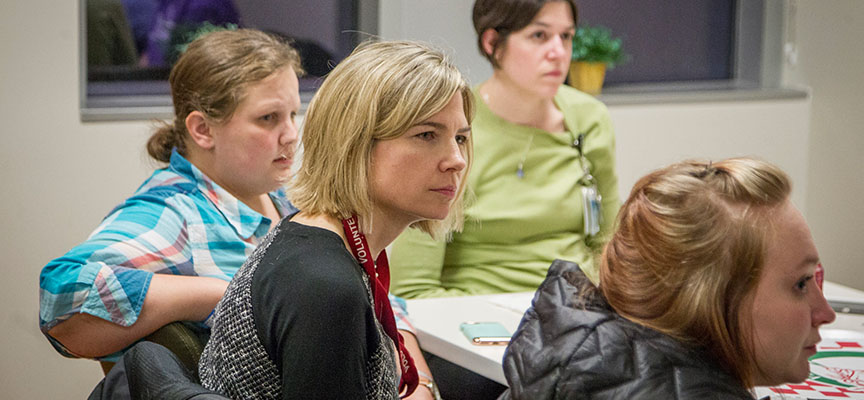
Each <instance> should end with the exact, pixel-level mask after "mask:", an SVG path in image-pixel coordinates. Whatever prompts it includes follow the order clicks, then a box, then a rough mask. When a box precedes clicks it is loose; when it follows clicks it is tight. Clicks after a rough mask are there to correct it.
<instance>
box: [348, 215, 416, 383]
mask: <svg viewBox="0 0 864 400" xmlns="http://www.w3.org/2000/svg"><path fill="white" fill-rule="evenodd" d="M342 227H343V228H344V229H345V237H346V238H347V239H348V246H349V247H350V248H351V253H352V254H353V255H354V258H356V259H357V261H358V262H359V263H360V265H362V266H363V270H364V271H366V275H367V276H368V277H369V285H370V286H371V287H372V298H373V299H374V302H375V316H376V317H377V318H378V322H380V323H381V325H382V326H383V327H384V332H386V333H387V336H390V339H391V340H393V343H394V344H396V348H397V350H399V361H400V362H399V366H400V367H401V368H402V379H401V380H400V381H399V392H400V393H402V391H403V389H404V390H405V396H408V395H410V394H411V393H413V392H414V389H415V388H417V384H418V382H419V377H418V376H417V368H415V367H414V360H413V359H411V355H410V354H408V351H407V350H406V349H405V343H404V342H403V340H402V334H400V333H399V332H398V331H397V330H396V319H395V318H394V317H393V309H392V308H391V305H390V299H389V298H388V297H387V293H388V292H389V291H390V264H389V263H388V262H387V253H386V252H385V251H381V255H380V256H378V259H377V260H375V262H372V254H371V253H370V251H371V250H370V249H369V243H367V242H366V236H365V235H363V234H362V233H360V227H359V226H358V225H357V217H356V216H352V217H351V218H348V219H343V220H342Z"/></svg>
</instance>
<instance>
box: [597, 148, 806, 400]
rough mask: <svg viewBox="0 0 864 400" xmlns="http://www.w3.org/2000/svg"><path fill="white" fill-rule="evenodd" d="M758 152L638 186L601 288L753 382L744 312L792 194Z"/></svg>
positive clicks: (626, 310) (657, 175) (650, 178)
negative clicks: (776, 219) (777, 216)
mask: <svg viewBox="0 0 864 400" xmlns="http://www.w3.org/2000/svg"><path fill="white" fill-rule="evenodd" d="M790 189H791V188H790V183H789V178H788V177H787V176H786V174H785V173H784V172H783V171H782V170H780V169H779V168H778V167H776V166H774V165H772V164H770V163H767V162H764V161H760V160H756V159H752V158H733V159H728V160H724V161H720V162H717V163H711V162H699V161H686V162H682V163H679V164H674V165H671V166H669V167H666V168H663V169H660V170H658V171H654V172H652V173H651V174H649V175H647V176H645V177H643V178H642V179H640V180H639V182H637V183H636V185H635V186H634V187H633V190H632V192H631V193H630V197H629V198H628V199H627V201H626V202H625V203H624V205H623V206H622V208H621V210H620V212H619V214H618V219H617V224H618V225H617V229H616V231H615V233H614V234H613V236H612V238H611V239H610V241H609V243H608V244H607V245H606V247H605V249H604V251H603V254H602V256H601V262H600V291H601V292H602V293H603V295H604V296H605V297H606V299H607V300H608V301H609V304H610V305H611V306H612V308H614V309H615V311H617V312H618V313H619V314H621V315H622V316H624V317H625V318H627V319H629V320H632V321H634V322H636V323H639V324H641V325H644V326H647V327H650V328H652V329H655V330H658V331H660V332H663V333H665V334H667V335H670V336H672V337H674V338H676V339H678V340H681V341H683V342H686V343H689V344H693V345H697V346H703V347H704V348H706V349H707V350H708V351H709V352H710V353H711V354H712V356H714V357H716V358H717V359H718V360H719V361H720V364H721V365H722V366H723V367H724V368H725V369H726V370H727V371H728V372H729V373H730V374H732V375H733V376H735V377H736V378H737V379H738V380H739V381H740V382H741V384H742V385H743V386H744V387H752V386H753V376H754V372H755V371H756V369H755V368H756V367H754V366H755V365H756V363H755V355H754V349H753V346H752V342H751V340H750V336H751V331H750V327H749V326H742V324H741V322H740V320H739V315H740V314H741V313H742V312H744V310H743V308H744V307H745V305H746V304H749V302H748V300H749V299H750V298H752V294H753V291H754V289H755V288H756V285H757V283H758V279H759V274H760V271H761V270H762V266H763V263H764V254H765V249H766V241H767V239H766V238H767V236H768V235H769V234H770V233H771V230H772V224H771V219H772V214H773V212H774V211H775V210H776V209H777V208H778V206H779V205H781V204H782V203H784V202H785V201H786V200H787V198H788V197H789V193H790Z"/></svg>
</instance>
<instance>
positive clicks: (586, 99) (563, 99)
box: [555, 85, 609, 120]
mask: <svg viewBox="0 0 864 400" xmlns="http://www.w3.org/2000/svg"><path fill="white" fill-rule="evenodd" d="M555 103H556V104H557V105H558V108H559V109H561V111H562V112H563V113H564V115H565V118H566V117H570V118H578V119H581V120H585V119H588V120H590V119H601V118H608V115H609V109H608V108H607V107H606V104H603V102H602V101H600V100H598V99H597V98H596V97H594V96H592V95H590V94H587V93H585V92H581V91H579V90H576V89H574V88H572V87H570V86H567V85H561V87H559V88H558V93H557V94H556V95H555Z"/></svg>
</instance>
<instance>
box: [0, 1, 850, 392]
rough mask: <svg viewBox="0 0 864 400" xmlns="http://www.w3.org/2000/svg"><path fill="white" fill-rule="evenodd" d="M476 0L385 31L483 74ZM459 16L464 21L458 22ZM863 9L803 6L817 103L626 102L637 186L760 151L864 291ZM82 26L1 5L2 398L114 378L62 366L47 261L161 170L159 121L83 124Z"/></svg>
mask: <svg viewBox="0 0 864 400" xmlns="http://www.w3.org/2000/svg"><path fill="white" fill-rule="evenodd" d="M470 3H471V2H470V1H466V0H442V1H432V0H411V1H410V3H409V2H407V1H404V2H400V1H397V0H381V5H382V12H381V14H382V15H381V18H382V23H384V24H385V26H384V27H382V31H381V33H382V36H385V37H393V36H391V34H392V33H393V32H395V33H397V34H398V33H399V32H401V31H402V30H408V31H409V33H410V35H409V34H406V36H408V37H414V38H425V39H429V40H432V41H436V42H438V43H439V44H445V42H447V41H452V43H450V44H451V45H453V47H455V48H456V51H457V56H458V59H459V60H460V63H461V62H462V57H465V60H466V61H465V62H466V63H468V64H466V65H468V68H469V69H470V70H469V71H468V74H469V76H471V78H472V80H473V81H474V82H479V80H480V79H482V78H483V77H485V76H486V75H488V71H484V70H483V68H488V67H486V66H485V64H483V61H482V59H481V58H480V56H479V55H477V52H476V50H475V45H474V40H473V31H472V30H471V28H470V12H469V10H470V6H469V4H470ZM407 4H411V6H412V7H411V8H410V10H409V9H408V8H407V7H406V5H407ZM408 11H411V13H408V14H404V13H406V12H408ZM445 11H447V13H445ZM456 11H459V12H461V13H462V16H460V17H459V18H453V17H448V16H447V15H445V14H448V13H454V12H456ZM862 14H864V2H859V1H858V0H833V1H831V2H818V5H811V4H807V2H802V4H799V12H798V18H797V19H796V20H795V23H796V24H797V26H798V31H797V42H798V44H799V51H800V54H799V61H800V64H799V65H798V66H797V67H796V68H795V69H791V70H789V71H787V76H786V78H787V81H788V82H794V83H802V84H806V85H809V86H810V87H812V92H813V97H812V107H811V104H810V101H809V100H790V101H753V102H728V103H696V104H667V105H651V106H617V107H612V108H611V113H612V118H613V122H614V124H615V126H616V129H617V132H618V150H619V151H618V168H619V172H620V175H621V181H622V187H628V186H629V185H630V184H632V182H633V180H635V178H636V177H637V176H639V175H641V174H643V173H645V172H647V170H648V169H650V168H653V167H657V166H660V165H662V164H664V163H667V162H671V161H674V160H678V159H680V158H683V157H693V156H708V157H714V158H717V157H726V156H731V155H737V154H758V155H761V156H763V157H765V158H767V159H770V160H772V161H774V162H777V163H779V164H780V165H781V166H782V167H784V168H785V169H787V171H789V172H790V173H791V174H792V176H793V177H794V179H795V181H796V184H797V185H796V186H797V187H798V188H799V189H800V188H802V187H807V188H808V190H806V191H804V192H803V193H806V195H804V196H802V191H801V190H799V191H798V192H796V196H797V197H796V202H797V203H798V204H799V205H802V207H805V208H806V210H807V214H808V217H809V219H810V222H811V224H812V226H813V230H814V234H815V236H816V240H817V243H818V244H819V245H820V248H821V251H822V256H823V258H824V259H825V260H826V267H827V268H828V269H829V278H830V279H833V278H834V277H842V278H843V279H835V280H839V281H840V282H842V283H845V284H850V285H853V286H856V287H858V288H862V289H864V281H862V279H864V277H862V276H861V274H860V273H857V269H856V267H857V266H858V263H859V262H860V260H861V259H862V251H864V246H861V245H859V244H858V243H856V242H857V240H858V238H861V237H862V236H864V235H862V226H864V223H862V222H864V221H862V218H864V217H862V215H864V211H862V209H861V207H860V206H859V204H860V203H861V201H860V199H861V196H862V194H864V190H862V189H864V188H862V182H864V181H862V179H861V178H860V177H859V176H858V169H860V168H856V167H857V165H856V164H857V163H856V162H855V161H857V159H858V157H860V156H861V155H862V154H864V152H862V150H864V148H862V140H864V138H862V135H861V133H862V132H861V128H859V127H861V126H864V117H862V116H861V115H860V113H859V112H858V111H859V108H860V104H861V101H860V95H859V93H861V92H862V89H864V87H862V86H861V83H858V82H860V71H862V70H864V60H862V55H861V54H860V53H861V52H860V51H858V50H857V49H859V48H860V39H861V38H862V37H864V35H862V33H864V32H862V31H861V29H862V28H860V27H859V26H857V25H858V24H861V23H862V22H864V15H862ZM400 15H404V16H405V18H403V19H401V20H399V21H398V24H396V25H393V18H394V17H395V18H397V19H398V18H400ZM450 15H455V14H450ZM388 18H389V19H388ZM77 21H78V7H77V1H59V2H58V1H50V0H30V1H2V2H0V54H2V55H3V56H2V59H0V121H2V122H3V125H2V128H0V134H2V139H3V140H2V146H0V165H2V167H3V168H2V172H0V174H2V182H3V183H4V190H3V195H2V196H0V208H2V212H0V215H2V219H0V224H2V225H0V226H2V232H3V236H2V241H0V249H2V253H0V254H2V255H3V260H4V263H3V271H2V272H3V275H4V279H3V280H2V283H0V301H2V303H0V304H3V307H2V310H0V327H2V328H0V333H2V335H3V339H2V341H0V388H2V390H3V392H2V395H0V396H2V397H3V398H37V399H53V398H84V397H86V395H87V393H89V391H90V390H91V388H92V387H93V386H94V385H95V384H96V382H97V381H98V379H99V378H100V376H101V372H100V370H99V367H98V366H97V364H96V363H95V362H92V361H85V360H67V359H63V358H62V357H60V356H59V355H57V354H56V353H55V352H54V351H53V349H51V347H50V346H49V345H48V343H47V342H46V341H45V340H44V339H43V338H42V335H41V334H40V333H39V330H38V328H37V326H38V319H37V312H38V296H37V285H38V281H37V280H38V275H39V270H40V269H41V267H42V265H44V264H45V263H46V262H47V261H49V260H50V259H52V258H54V257H56V256H58V255H60V254H62V253H63V252H64V251H65V250H67V249H68V248H70V247H71V246H73V245H75V244H76V243H78V242H80V241H81V240H83V239H84V238H85V237H86V235H87V234H88V233H89V232H90V231H91V230H92V229H93V228H94V227H95V226H96V224H97V223H98V221H99V220H100V219H101V218H102V217H103V216H104V214H105V213H107V212H108V211H109V210H110V209H111V208H112V207H113V206H114V205H115V204H117V203H118V202H119V201H120V200H122V199H123V198H124V197H125V196H127V195H128V194H130V193H131V192H132V191H133V190H134V189H135V188H136V187H137V185H138V184H139V183H140V182H141V181H142V180H143V179H144V178H145V177H146V176H147V175H149V173H150V170H151V169H152V166H151V164H150V163H149V162H148V161H146V157H145V155H144V152H143V144H144V141H145V140H146V137H147V135H148V133H149V130H150V124H149V123H148V122H129V123H86V124H85V123H81V122H80V120H79V117H78V112H79V110H78V100H77V99H78V78H77V77H78V47H77V46H78V22H77ZM388 21H389V22H388ZM466 27H467V28H466ZM409 28H410V29H409ZM421 29H422V30H421ZM424 32H436V33H435V34H434V35H432V34H429V33H424ZM448 38H449V39H448ZM471 58H474V61H475V62H476V63H475V64H472V61H470V60H471ZM811 109H812V112H811ZM811 115H812V117H811ZM811 122H812V131H813V134H812V135H810V139H808V134H809V130H808V125H809V124H810V123H811ZM700 133H701V134H700ZM808 158H809V159H810V161H809V163H808ZM808 165H809V169H808ZM805 205H806V206H805Z"/></svg>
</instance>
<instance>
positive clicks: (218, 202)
mask: <svg viewBox="0 0 864 400" xmlns="http://www.w3.org/2000/svg"><path fill="white" fill-rule="evenodd" d="M168 168H169V169H171V170H172V171H174V172H176V173H177V174H179V175H181V176H183V177H185V178H186V179H189V180H190V181H192V182H194V183H195V185H196V187H197V188H198V190H200V191H201V193H202V194H203V195H204V197H206V198H207V199H208V200H210V202H211V203H213V206H214V207H215V208H216V209H217V210H219V212H220V213H221V214H222V216H223V217H225V220H226V221H228V223H229V224H230V225H231V227H232V228H233V229H234V231H235V232H237V234H238V236H240V237H241V238H243V240H249V239H250V238H251V237H252V236H253V235H254V236H256V237H263V236H264V235H266V234H267V232H268V231H269V230H270V224H271V222H272V221H270V219H269V218H267V217H265V216H264V215H262V214H260V213H258V212H257V211H255V210H253V209H251V208H249V206H247V205H246V204H244V203H243V202H241V201H240V200H238V199H237V198H236V197H234V196H233V195H231V193H228V191H227V190H225V189H223V188H222V187H221V186H219V185H218V184H216V182H213V180H212V179H210V178H209V177H208V176H207V175H204V173H203V172H201V170H199V169H198V168H197V167H195V166H194V165H193V164H192V163H190V162H189V161H188V160H186V158H184V157H183V156H182V155H180V153H178V152H177V149H174V150H173V151H172V153H171V160H170V165H169V166H168ZM269 195H270V198H271V199H272V200H273V204H274V206H276V210H277V211H279V214H280V215H283V216H284V215H288V214H289V213H290V212H291V211H292V210H291V208H292V207H290V204H288V202H287V200H286V199H285V192H284V190H283V189H277V190H275V191H273V192H270V193H269Z"/></svg>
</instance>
